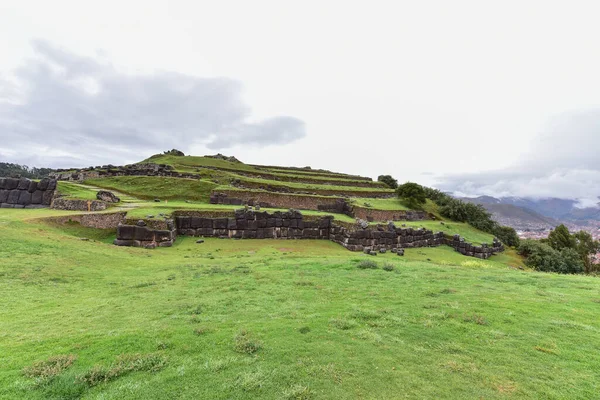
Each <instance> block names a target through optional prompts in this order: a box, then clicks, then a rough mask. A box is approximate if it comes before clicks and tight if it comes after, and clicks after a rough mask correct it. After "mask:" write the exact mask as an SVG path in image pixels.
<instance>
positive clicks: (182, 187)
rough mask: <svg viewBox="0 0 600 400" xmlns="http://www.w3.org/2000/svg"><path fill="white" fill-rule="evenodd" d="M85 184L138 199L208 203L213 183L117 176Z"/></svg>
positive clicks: (214, 185) (90, 180)
mask: <svg viewBox="0 0 600 400" xmlns="http://www.w3.org/2000/svg"><path fill="white" fill-rule="evenodd" d="M85 183H86V184H90V185H94V186H98V187H102V188H106V189H113V190H117V191H119V192H122V193H126V194H129V195H131V196H135V197H137V198H140V199H155V198H158V199H162V200H165V199H166V200H171V199H174V200H199V201H204V202H208V199H209V197H210V192H211V191H212V190H213V189H214V188H215V187H217V185H216V184H215V183H212V182H209V181H205V180H199V179H181V178H165V177H150V176H147V177H142V176H117V177H111V178H99V179H88V180H87V181H85Z"/></svg>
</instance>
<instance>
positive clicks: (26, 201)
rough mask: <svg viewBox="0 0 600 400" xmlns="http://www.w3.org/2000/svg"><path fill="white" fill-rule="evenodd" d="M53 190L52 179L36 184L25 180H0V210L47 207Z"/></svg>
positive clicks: (52, 195) (54, 188)
mask: <svg viewBox="0 0 600 400" xmlns="http://www.w3.org/2000/svg"><path fill="white" fill-rule="evenodd" d="M55 190H56V180H53V179H42V180H41V181H39V182H36V181H32V180H30V179H27V178H20V179H17V178H0V208H40V207H48V206H49V205H50V204H51V203H52V199H53V198H54V192H55Z"/></svg>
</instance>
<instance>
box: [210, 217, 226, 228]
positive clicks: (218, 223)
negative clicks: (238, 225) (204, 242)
mask: <svg viewBox="0 0 600 400" xmlns="http://www.w3.org/2000/svg"><path fill="white" fill-rule="evenodd" d="M227 224H228V219H227V218H215V219H214V220H213V228H214V229H227Z"/></svg>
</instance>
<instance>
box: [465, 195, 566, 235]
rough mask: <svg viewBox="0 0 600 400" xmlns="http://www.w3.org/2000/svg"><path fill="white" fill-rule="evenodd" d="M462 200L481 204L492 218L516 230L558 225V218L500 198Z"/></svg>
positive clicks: (482, 197)
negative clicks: (504, 201) (505, 201)
mask: <svg viewBox="0 0 600 400" xmlns="http://www.w3.org/2000/svg"><path fill="white" fill-rule="evenodd" d="M461 199H462V200H464V201H468V202H470V203H474V204H481V205H482V206H484V207H485V209H486V210H488V211H489V212H491V213H492V215H493V218H494V220H496V221H498V222H499V223H500V224H502V225H506V226H511V227H513V228H515V229H518V230H546V229H552V228H554V227H555V226H558V225H560V222H559V221H558V220H555V219H554V218H551V217H547V216H544V215H542V214H539V213H538V212H536V211H534V210H532V209H529V208H527V207H522V206H517V205H514V204H506V203H503V200H502V199H496V198H494V197H490V196H481V197H475V198H468V197H462V198H461Z"/></svg>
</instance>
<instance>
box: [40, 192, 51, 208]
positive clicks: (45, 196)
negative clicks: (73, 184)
mask: <svg viewBox="0 0 600 400" xmlns="http://www.w3.org/2000/svg"><path fill="white" fill-rule="evenodd" d="M53 198H54V191H53V190H46V191H45V192H44V194H43V195H42V204H43V205H46V206H49V205H50V204H52V199H53Z"/></svg>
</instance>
